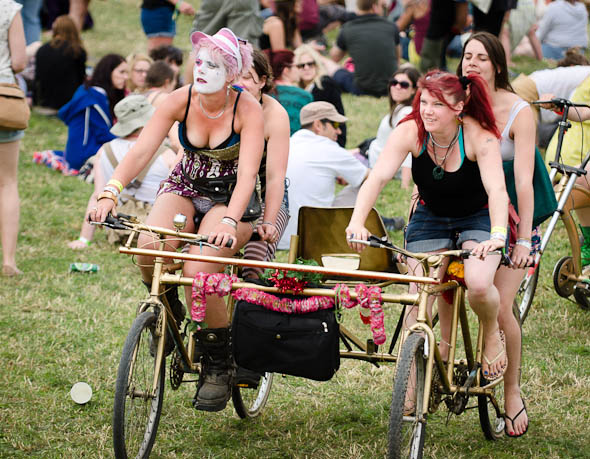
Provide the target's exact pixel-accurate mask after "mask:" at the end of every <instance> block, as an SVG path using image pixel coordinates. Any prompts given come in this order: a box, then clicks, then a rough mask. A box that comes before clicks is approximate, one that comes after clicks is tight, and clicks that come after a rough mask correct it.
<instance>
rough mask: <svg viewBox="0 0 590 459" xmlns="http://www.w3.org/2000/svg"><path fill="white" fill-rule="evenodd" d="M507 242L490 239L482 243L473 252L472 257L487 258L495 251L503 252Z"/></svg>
mask: <svg viewBox="0 0 590 459" xmlns="http://www.w3.org/2000/svg"><path fill="white" fill-rule="evenodd" d="M504 244H505V242H504V241H502V240H500V239H488V240H487V241H483V242H480V243H479V244H477V245H476V246H475V248H474V249H473V250H471V255H472V256H474V257H479V258H485V257H486V255H487V254H488V252H492V251H494V250H501V249H502V248H503V247H504Z"/></svg>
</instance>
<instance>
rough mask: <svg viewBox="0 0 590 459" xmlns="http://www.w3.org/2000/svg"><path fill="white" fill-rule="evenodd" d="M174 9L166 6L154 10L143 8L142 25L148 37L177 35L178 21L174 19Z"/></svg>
mask: <svg viewBox="0 0 590 459" xmlns="http://www.w3.org/2000/svg"><path fill="white" fill-rule="evenodd" d="M173 14H174V10H173V9H170V8H168V7H166V6H161V7H160V8H154V9H153V10H151V9H147V8H142V9H141V26H142V27H143V31H144V33H145V34H146V36H147V37H148V38H154V37H174V36H175V35H176V22H174V20H173V19H172V15H173Z"/></svg>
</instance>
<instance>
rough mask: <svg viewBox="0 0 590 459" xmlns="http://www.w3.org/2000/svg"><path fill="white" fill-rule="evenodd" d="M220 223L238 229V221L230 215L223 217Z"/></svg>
mask: <svg viewBox="0 0 590 459" xmlns="http://www.w3.org/2000/svg"><path fill="white" fill-rule="evenodd" d="M221 223H224V224H225V225H229V226H231V227H232V228H233V229H238V223H237V222H236V221H235V220H234V219H233V218H231V217H223V218H222V219H221Z"/></svg>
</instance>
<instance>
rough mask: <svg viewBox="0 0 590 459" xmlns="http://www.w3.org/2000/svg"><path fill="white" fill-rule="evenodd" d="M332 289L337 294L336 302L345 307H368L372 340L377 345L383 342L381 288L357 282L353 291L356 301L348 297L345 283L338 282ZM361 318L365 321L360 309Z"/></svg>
mask: <svg viewBox="0 0 590 459" xmlns="http://www.w3.org/2000/svg"><path fill="white" fill-rule="evenodd" d="M334 290H335V291H336V293H337V295H336V298H337V300H338V304H340V305H341V306H344V307H345V308H347V309H350V308H354V307H355V306H360V307H361V308H364V309H369V314H370V318H369V321H368V323H370V324H371V332H372V333H373V341H374V342H375V344H377V345H381V344H384V343H385V341H386V339H387V337H386V335H385V315H384V314H383V307H382V305H381V288H379V287H377V286H373V287H367V286H366V285H365V284H357V286H356V287H355V291H356V294H357V299H356V301H354V300H352V299H351V298H350V290H349V289H348V286H347V285H345V284H338V285H337V286H336V287H335V288H334ZM360 315H361V320H362V321H363V323H365V324H366V323H367V320H366V319H365V318H364V315H365V314H363V311H362V309H361V313H360Z"/></svg>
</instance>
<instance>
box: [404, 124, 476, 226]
mask: <svg viewBox="0 0 590 459" xmlns="http://www.w3.org/2000/svg"><path fill="white" fill-rule="evenodd" d="M428 138H430V136H429V137H428ZM427 143H428V139H426V142H425V143H424V145H423V146H422V150H421V151H420V155H419V156H418V157H417V158H412V176H413V179H414V182H415V183H416V185H417V186H418V192H419V193H420V198H421V199H422V200H423V201H424V203H425V204H426V205H427V206H428V208H429V209H430V211H431V212H432V213H434V214H435V215H438V216H440V217H466V216H468V215H472V214H474V213H475V212H477V211H478V210H480V209H482V208H483V207H485V206H486V204H487V203H488V195H487V193H486V190H485V188H484V186H483V183H482V181H481V175H480V173H479V167H478V166H477V162H475V161H471V160H470V159H469V158H467V157H466V156H465V148H464V144H463V127H460V128H459V150H460V152H461V165H460V166H459V169H457V170H456V171H455V172H447V171H445V173H444V175H443V176H442V178H441V179H440V180H435V179H434V177H433V175H432V170H433V169H434V168H435V167H436V166H437V165H436V164H435V163H434V161H433V160H432V158H431V157H430V155H429V154H428V152H427V151H426V145H427Z"/></svg>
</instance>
